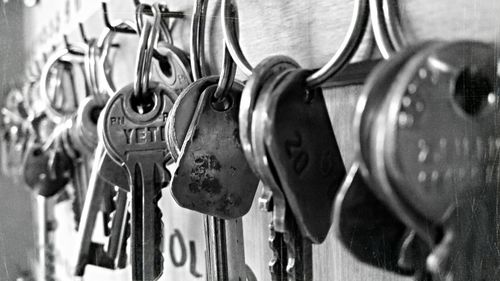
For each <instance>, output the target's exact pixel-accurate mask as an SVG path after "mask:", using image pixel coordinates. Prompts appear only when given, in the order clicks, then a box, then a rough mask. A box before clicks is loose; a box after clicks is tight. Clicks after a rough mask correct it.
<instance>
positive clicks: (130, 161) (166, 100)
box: [101, 83, 177, 280]
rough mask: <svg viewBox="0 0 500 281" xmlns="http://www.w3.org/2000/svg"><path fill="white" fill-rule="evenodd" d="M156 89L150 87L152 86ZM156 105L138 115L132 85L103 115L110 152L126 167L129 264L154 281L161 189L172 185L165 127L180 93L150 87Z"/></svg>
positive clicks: (158, 265) (138, 276)
mask: <svg viewBox="0 0 500 281" xmlns="http://www.w3.org/2000/svg"><path fill="white" fill-rule="evenodd" d="M151 84H152V83H151ZM148 91H150V93H151V95H152V98H153V104H152V107H151V108H149V110H148V111H147V112H146V113H142V114H141V113H138V112H137V108H136V106H137V105H135V104H134V102H135V101H134V100H133V93H134V88H133V85H129V86H127V87H125V88H123V89H121V90H120V91H118V93H116V95H115V96H113V97H112V98H111V99H110V101H109V102H108V104H107V105H106V107H105V109H104V111H103V122H102V129H101V130H102V132H103V138H104V143H105V146H106V151H107V152H108V153H109V154H110V156H111V157H112V158H113V160H115V161H116V162H118V163H120V164H121V165H122V166H125V167H126V168H127V172H128V173H129V181H130V196H131V224H132V231H131V242H132V243H131V247H132V248H131V253H132V256H131V260H132V272H133V273H132V274H133V278H134V279H137V280H156V279H157V278H158V277H159V276H160V275H161V271H162V270H161V268H162V262H163V261H162V256H161V251H160V249H159V246H160V243H161V211H160V210H159V209H158V206H157V202H158V200H159V198H160V196H161V188H162V187H164V186H166V184H167V183H168V181H169V180H170V175H168V173H167V171H166V169H165V166H166V163H167V162H168V158H169V155H168V153H167V152H166V145H165V140H164V129H165V127H164V123H165V119H166V117H167V116H168V112H169V110H170V108H171V107H172V104H173V102H174V101H175V98H176V97H177V96H176V94H175V93H174V92H172V91H170V90H168V89H165V88H161V87H160V86H159V85H158V84H156V83H155V84H154V85H153V86H150V88H149V89H148Z"/></svg>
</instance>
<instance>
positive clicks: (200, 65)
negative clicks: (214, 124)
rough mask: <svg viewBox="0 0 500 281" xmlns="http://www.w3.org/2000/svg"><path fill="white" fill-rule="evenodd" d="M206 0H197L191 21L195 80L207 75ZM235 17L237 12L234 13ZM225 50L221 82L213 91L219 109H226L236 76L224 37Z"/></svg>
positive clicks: (234, 66) (233, 63)
mask: <svg viewBox="0 0 500 281" xmlns="http://www.w3.org/2000/svg"><path fill="white" fill-rule="evenodd" d="M207 4H208V1H206V0H197V1H196V2H195V5H194V12H193V20H192V23H191V32H192V33H191V34H192V36H191V46H190V47H191V48H190V51H191V56H190V59H191V69H192V70H193V77H194V80H195V81H196V80H198V79H200V78H202V77H205V76H207V75H206V73H204V72H205V70H206V69H207V68H206V67H205V64H204V62H205V59H204V50H203V44H202V43H203V41H204V34H205V29H204V28H205V18H206V12H207ZM232 14H233V17H235V13H232ZM223 45H224V52H223V54H222V69H221V73H220V78H219V82H218V84H217V88H216V90H215V92H214V93H213V96H212V97H213V103H212V105H213V106H214V108H216V109H218V110H224V109H225V108H226V107H227V102H228V100H227V97H228V93H229V91H230V89H231V87H232V85H233V82H234V77H235V75H236V63H235V61H234V60H233V58H232V56H231V54H230V53H229V49H228V46H227V42H226V40H225V39H223Z"/></svg>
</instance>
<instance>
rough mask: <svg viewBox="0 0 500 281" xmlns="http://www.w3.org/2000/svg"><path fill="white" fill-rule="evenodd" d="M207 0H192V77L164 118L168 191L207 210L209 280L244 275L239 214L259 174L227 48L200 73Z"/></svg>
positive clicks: (188, 205)
mask: <svg viewBox="0 0 500 281" xmlns="http://www.w3.org/2000/svg"><path fill="white" fill-rule="evenodd" d="M206 4H207V1H196V4H195V12H194V16H193V23H192V27H193V29H194V30H193V33H192V36H193V38H192V46H191V51H192V52H191V62H192V67H191V69H192V70H193V76H194V77H195V79H196V78H197V79H196V81H195V82H193V83H192V84H191V85H190V86H189V87H187V88H186V89H184V91H182V93H181V94H180V95H179V98H178V99H177V100H176V102H175V104H174V107H173V108H172V111H171V114H170V115H169V117H168V118H167V123H166V140H167V145H168V149H169V151H170V152H171V155H172V158H173V160H174V164H173V166H172V170H173V171H174V172H173V175H174V176H173V179H172V196H173V198H174V199H175V201H176V202H177V203H178V204H179V205H180V206H182V207H185V208H187V209H190V210H193V211H197V212H200V213H202V214H205V215H206V216H205V235H206V245H207V257H206V258H207V276H208V278H209V279H208V280H238V279H245V278H246V276H247V274H246V271H247V270H246V266H245V259H244V248H243V229H242V223H241V220H240V218H241V217H242V216H243V215H244V214H246V213H247V212H248V211H249V209H250V207H251V204H252V201H253V197H254V194H255V191H256V188H257V182H258V181H257V178H256V177H255V176H254V175H253V173H252V171H251V169H250V167H249V165H248V163H247V162H246V160H245V157H244V155H243V151H242V149H241V144H240V141H239V134H238V130H239V129H238V104H239V101H240V96H241V92H242V89H243V86H242V85H241V83H239V82H236V81H234V73H235V65H234V62H233V61H232V59H231V57H230V55H229V53H228V52H227V50H225V53H224V57H223V61H224V62H223V66H222V69H223V71H222V74H221V75H220V76H205V77H202V72H203V71H202V69H203V63H202V61H203V58H202V51H201V45H200V44H201V43H202V42H203V35H202V34H203V22H202V20H203V19H204V17H205V12H206Z"/></svg>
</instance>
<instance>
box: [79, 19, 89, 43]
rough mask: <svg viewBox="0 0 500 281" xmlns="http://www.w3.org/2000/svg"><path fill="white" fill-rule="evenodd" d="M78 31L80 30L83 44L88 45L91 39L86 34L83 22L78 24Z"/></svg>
mask: <svg viewBox="0 0 500 281" xmlns="http://www.w3.org/2000/svg"><path fill="white" fill-rule="evenodd" d="M78 29H80V36H81V37H82V40H83V42H84V43H85V44H87V45H88V44H89V38H88V37H87V34H86V33H85V28H84V26H83V23H82V22H79V23H78Z"/></svg>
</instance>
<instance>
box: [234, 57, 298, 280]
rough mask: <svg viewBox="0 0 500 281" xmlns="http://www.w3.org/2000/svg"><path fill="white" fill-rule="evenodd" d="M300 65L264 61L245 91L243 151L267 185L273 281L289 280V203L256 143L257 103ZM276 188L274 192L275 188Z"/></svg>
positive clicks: (264, 197)
mask: <svg viewBox="0 0 500 281" xmlns="http://www.w3.org/2000/svg"><path fill="white" fill-rule="evenodd" d="M296 67H298V64H297V63H296V62H294V61H293V60H291V59H289V58H288V57H284V56H273V57H269V58H266V59H264V61H262V62H261V63H259V64H258V65H257V66H256V67H255V68H254V70H253V73H252V75H251V76H250V78H249V80H248V82H247V84H246V85H245V88H244V89H243V93H242V97H241V102H240V111H239V125H240V130H239V133H240V140H241V144H242V148H243V151H244V153H245V156H246V158H247V161H248V162H249V163H250V165H251V167H252V168H253V170H254V172H255V173H256V174H257V175H258V176H259V178H260V179H261V180H262V182H263V192H262V194H261V196H260V198H259V204H260V208H261V210H263V211H267V212H271V214H272V220H271V222H270V224H269V230H270V233H269V246H270V248H271V250H272V252H273V257H272V259H271V261H270V263H269V270H270V273H271V277H272V279H273V280H285V279H286V262H287V256H286V246H285V243H284V241H283V233H284V232H285V208H284V206H285V203H284V197H283V194H282V193H281V191H280V189H279V187H278V184H277V182H276V178H275V176H274V175H273V174H272V173H270V168H267V166H266V164H268V163H269V162H268V161H267V154H264V155H259V154H256V153H255V151H254V149H255V146H254V144H253V143H252V137H253V135H252V123H253V121H254V120H253V118H252V115H253V112H254V107H255V105H256V102H257V99H258V97H259V95H260V93H261V91H262V90H263V88H264V87H271V86H272V83H270V81H271V80H273V79H274V78H276V76H278V75H279V74H281V73H282V72H283V71H286V70H287V69H291V68H296ZM271 186H273V188H272V187H271Z"/></svg>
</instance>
